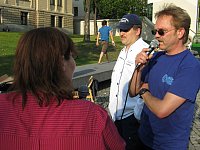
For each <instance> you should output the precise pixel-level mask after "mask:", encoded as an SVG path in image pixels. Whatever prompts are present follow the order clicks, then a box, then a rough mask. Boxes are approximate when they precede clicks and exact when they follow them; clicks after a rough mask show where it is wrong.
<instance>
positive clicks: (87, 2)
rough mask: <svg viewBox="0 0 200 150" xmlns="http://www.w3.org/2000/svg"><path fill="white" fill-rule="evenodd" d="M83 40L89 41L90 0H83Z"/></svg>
mask: <svg viewBox="0 0 200 150" xmlns="http://www.w3.org/2000/svg"><path fill="white" fill-rule="evenodd" d="M83 41H84V42H90V0H85V25H84V39H83Z"/></svg>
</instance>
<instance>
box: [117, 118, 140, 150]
mask: <svg viewBox="0 0 200 150" xmlns="http://www.w3.org/2000/svg"><path fill="white" fill-rule="evenodd" d="M115 125H116V127H117V130H118V132H119V134H120V135H121V137H122V138H123V139H124V140H125V142H126V150H141V147H142V143H141V141H140V139H139V137H138V128H139V126H140V124H139V122H138V120H137V119H136V118H135V116H134V115H131V116H129V117H127V118H125V119H122V120H116V121H115Z"/></svg>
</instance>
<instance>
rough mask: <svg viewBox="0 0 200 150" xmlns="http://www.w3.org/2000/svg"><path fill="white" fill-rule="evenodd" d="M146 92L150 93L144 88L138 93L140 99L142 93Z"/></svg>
mask: <svg viewBox="0 0 200 150" xmlns="http://www.w3.org/2000/svg"><path fill="white" fill-rule="evenodd" d="M146 92H150V91H149V90H148V89H146V88H142V89H141V90H140V91H139V93H138V94H139V95H140V98H142V95H143V94H144V93H146Z"/></svg>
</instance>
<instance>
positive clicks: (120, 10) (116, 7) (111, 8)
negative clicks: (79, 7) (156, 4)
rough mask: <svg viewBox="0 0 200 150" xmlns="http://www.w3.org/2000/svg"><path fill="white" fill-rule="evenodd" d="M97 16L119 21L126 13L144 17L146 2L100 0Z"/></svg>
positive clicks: (135, 0)
mask: <svg viewBox="0 0 200 150" xmlns="http://www.w3.org/2000/svg"><path fill="white" fill-rule="evenodd" d="M98 6H99V8H100V9H99V11H98V15H99V16H100V17H101V18H109V19H119V18H121V17H122V16H123V15H125V14H128V13H135V14H137V15H139V16H144V15H146V10H147V9H146V8H147V0H100V1H99V2H98Z"/></svg>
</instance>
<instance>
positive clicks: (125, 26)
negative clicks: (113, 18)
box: [117, 14, 142, 30]
mask: <svg viewBox="0 0 200 150" xmlns="http://www.w3.org/2000/svg"><path fill="white" fill-rule="evenodd" d="M134 25H142V21H141V20H140V18H139V17H138V16H137V15H136V14H127V15H124V16H123V17H122V19H121V20H120V21H119V24H118V26H117V28H119V29H122V30H129V29H130V28H132V27H133V26H134Z"/></svg>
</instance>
